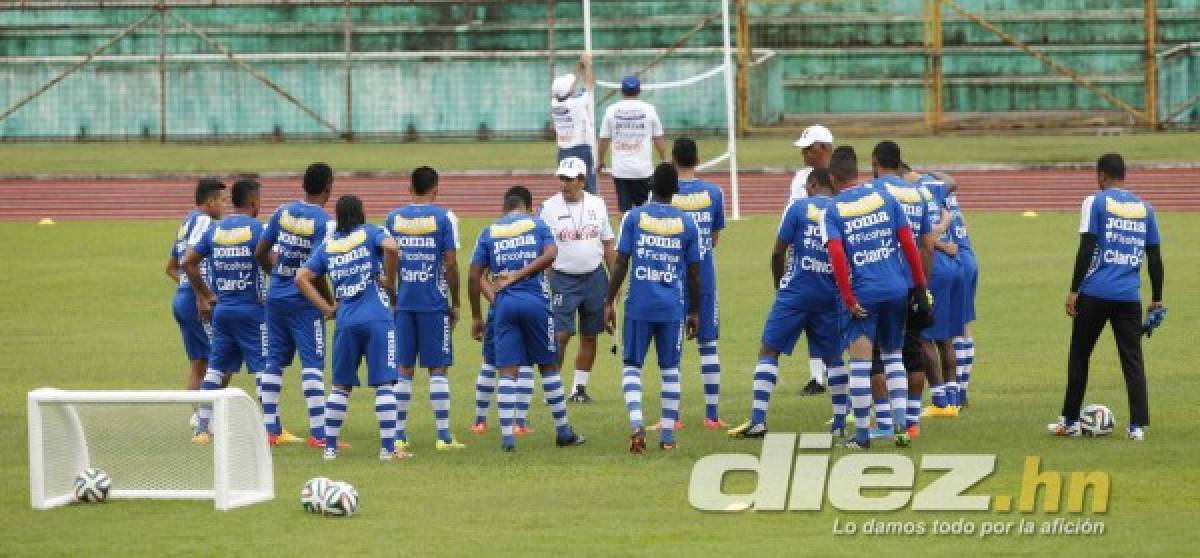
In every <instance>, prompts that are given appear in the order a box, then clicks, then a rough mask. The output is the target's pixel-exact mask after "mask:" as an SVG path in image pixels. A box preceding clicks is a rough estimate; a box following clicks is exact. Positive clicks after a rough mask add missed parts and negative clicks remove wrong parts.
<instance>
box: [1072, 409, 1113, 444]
mask: <svg viewBox="0 0 1200 558" xmlns="http://www.w3.org/2000/svg"><path fill="white" fill-rule="evenodd" d="M1115 422H1116V419H1115V418H1114V417H1113V412H1112V411H1111V410H1109V408H1108V407H1105V406H1104V405H1099V404H1094V403H1093V404H1091V405H1088V406H1086V407H1084V408H1083V411H1082V412H1080V413H1079V430H1080V431H1081V432H1083V435H1084V436H1107V435H1109V434H1112V433H1113V426H1114V423H1115Z"/></svg>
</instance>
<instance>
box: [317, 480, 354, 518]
mask: <svg viewBox="0 0 1200 558" xmlns="http://www.w3.org/2000/svg"><path fill="white" fill-rule="evenodd" d="M323 500H324V502H323V504H324V506H325V513H326V514H327V515H333V516H338V517H350V516H352V515H354V513H355V512H357V511H358V491H357V490H355V489H354V486H352V485H351V484H350V483H348V482H341V481H334V482H331V483H329V486H328V487H327V488H326V489H325V497H324V498H323Z"/></svg>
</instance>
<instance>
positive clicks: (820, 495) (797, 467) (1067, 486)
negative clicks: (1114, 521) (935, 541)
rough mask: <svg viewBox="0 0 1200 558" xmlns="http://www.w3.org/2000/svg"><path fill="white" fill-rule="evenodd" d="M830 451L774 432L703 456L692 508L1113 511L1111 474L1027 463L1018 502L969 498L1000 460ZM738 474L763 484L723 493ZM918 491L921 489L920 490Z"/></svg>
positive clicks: (814, 438) (804, 437) (819, 442)
mask: <svg viewBox="0 0 1200 558" xmlns="http://www.w3.org/2000/svg"><path fill="white" fill-rule="evenodd" d="M832 446H833V437H832V436H831V435H830V434H825V433H819V434H813V433H804V434H800V435H799V436H797V435H796V434H792V433H775V434H768V435H767V436H766V437H765V438H764V439H763V444H762V453H761V454H760V455H759V456H754V455H750V454H717V455H709V456H706V457H703V458H701V459H700V460H699V461H697V462H696V464H695V465H694V466H693V467H692V476H691V482H690V484H689V486H688V502H690V503H691V505H692V506H693V507H694V508H696V509H698V510H702V511H715V512H734V511H744V510H747V509H754V510H757V511H784V510H787V511H798V512H799V511H820V510H821V509H823V508H824V506H825V503H826V502H828V503H829V504H830V505H831V506H832V507H833V508H834V509H837V510H840V511H853V512H887V511H897V510H901V509H905V508H908V509H911V510H913V511H942V512H944V511H973V512H980V511H989V510H990V511H994V512H998V513H1008V512H1011V511H1019V512H1021V513H1034V512H1037V511H1041V512H1044V513H1057V512H1059V511H1060V509H1061V507H1062V502H1063V496H1064V495H1065V496H1066V498H1065V500H1066V511H1067V512H1069V513H1083V512H1084V508H1085V503H1086V501H1087V497H1088V496H1089V495H1090V496H1091V507H1090V508H1091V509H1090V511H1091V512H1092V513H1105V512H1107V511H1108V504H1109V493H1110V488H1111V478H1110V476H1109V474H1108V473H1107V472H1102V471H1091V472H1071V473H1067V474H1064V473H1059V472H1057V471H1043V470H1042V466H1041V458H1039V457H1036V456H1027V457H1026V458H1025V462H1024V468H1023V471H1022V476H1021V481H1020V486H1019V487H1018V488H1017V491H1016V492H1017V493H1016V495H1012V494H993V495H989V494H972V493H969V492H970V491H971V490H972V489H973V488H975V487H976V486H978V485H979V483H980V482H982V481H984V480H985V479H987V478H988V477H989V476H991V474H992V473H993V472H995V470H996V456H995V455H994V454H961V455H959V454H926V455H922V456H919V457H917V456H914V457H910V456H908V455H905V454H898V453H848V454H845V455H842V456H840V457H838V458H836V459H834V458H833V456H831V455H830V454H829V450H830V449H831V448H832ZM918 461H919V463H918ZM735 471H738V472H749V473H753V474H754V475H755V476H756V477H757V482H756V484H755V488H754V491H753V492H749V493H743V494H727V493H725V492H724V490H723V489H722V486H723V482H724V480H725V475H726V474H727V473H730V472H735ZM918 476H919V477H920V479H919V480H920V481H921V482H918ZM1064 480H1065V481H1066V482H1064ZM919 485H920V486H923V488H920V489H918V488H917V487H918V486H919ZM1039 492H1040V493H1041V500H1040V503H1041V506H1040V510H1039V506H1038V504H1039V498H1038V494H1039ZM1014 503H1015V504H1016V507H1014V506H1013V504H1014ZM851 523H853V522H851ZM989 523H990V522H989ZM924 527H925V526H921V528H924ZM836 529H837V527H836V524H835V534H845V533H836ZM849 534H853V533H852V532H851V533H849ZM897 534H899V533H897ZM904 534H921V533H904Z"/></svg>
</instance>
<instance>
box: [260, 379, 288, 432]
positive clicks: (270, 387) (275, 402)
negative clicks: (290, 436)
mask: <svg viewBox="0 0 1200 558" xmlns="http://www.w3.org/2000/svg"><path fill="white" fill-rule="evenodd" d="M257 376H258V385H259V391H260V392H261V393H262V411H263V424H264V425H266V427H267V432H270V433H271V434H275V435H279V433H280V432H282V431H283V428H282V427H281V426H280V424H279V392H280V391H282V390H283V375H282V374H280V373H279V372H267V371H263V372H259V373H258V374H257Z"/></svg>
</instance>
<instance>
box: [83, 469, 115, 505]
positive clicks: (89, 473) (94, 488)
mask: <svg viewBox="0 0 1200 558" xmlns="http://www.w3.org/2000/svg"><path fill="white" fill-rule="evenodd" d="M109 488H112V478H111V477H109V476H108V473H106V472H104V470H103V469H96V468H94V467H89V468H87V469H84V470H83V472H81V473H79V475H77V476H76V477H75V499H76V500H78V501H80V502H103V501H105V500H107V499H108V489H109Z"/></svg>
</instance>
